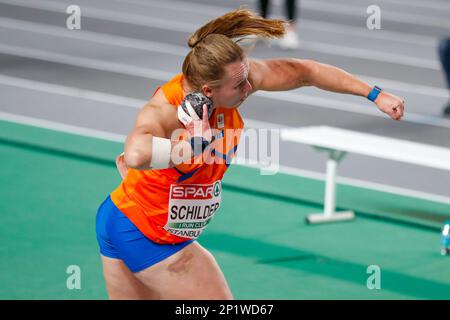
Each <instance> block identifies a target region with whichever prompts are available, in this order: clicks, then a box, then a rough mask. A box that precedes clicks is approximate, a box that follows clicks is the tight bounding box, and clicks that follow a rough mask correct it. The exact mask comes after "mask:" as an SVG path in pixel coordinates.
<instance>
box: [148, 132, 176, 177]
mask: <svg viewBox="0 0 450 320" xmlns="http://www.w3.org/2000/svg"><path fill="white" fill-rule="evenodd" d="M171 149H172V144H171V142H170V139H166V138H160V137H155V136H153V139H152V161H150V167H151V168H152V169H165V168H168V167H169V162H170V154H171Z"/></svg>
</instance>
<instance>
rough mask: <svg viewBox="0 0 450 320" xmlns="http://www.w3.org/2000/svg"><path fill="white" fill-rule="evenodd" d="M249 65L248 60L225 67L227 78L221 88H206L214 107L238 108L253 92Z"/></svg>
mask: <svg viewBox="0 0 450 320" xmlns="http://www.w3.org/2000/svg"><path fill="white" fill-rule="evenodd" d="M249 71H250V70H249V63H248V60H247V59H246V58H244V60H242V61H238V62H234V63H230V64H229V65H227V66H226V67H225V77H224V79H223V81H222V84H221V85H220V87H213V88H210V87H208V86H204V87H203V90H204V91H205V93H206V95H208V96H210V97H211V98H212V100H213V103H214V105H216V106H222V107H228V108H232V107H237V106H239V105H240V104H241V103H242V102H244V100H245V99H246V98H247V96H248V94H249V93H250V92H251V91H252V85H251V84H250V82H249V81H248V75H249Z"/></svg>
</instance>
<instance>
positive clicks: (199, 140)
mask: <svg viewBox="0 0 450 320" xmlns="http://www.w3.org/2000/svg"><path fill="white" fill-rule="evenodd" d="M190 143H191V147H192V150H193V151H194V156H198V155H199V154H201V153H203V151H205V149H206V147H207V146H208V145H209V141H208V140H206V139H205V138H203V137H192V138H191V140H190Z"/></svg>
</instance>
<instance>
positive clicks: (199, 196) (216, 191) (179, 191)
mask: <svg viewBox="0 0 450 320" xmlns="http://www.w3.org/2000/svg"><path fill="white" fill-rule="evenodd" d="M220 191H221V185H220V181H216V182H215V183H214V184H205V185H201V184H186V185H172V187H171V198H172V199H185V200H188V199H189V200H207V199H212V198H213V197H218V196H219V195H220Z"/></svg>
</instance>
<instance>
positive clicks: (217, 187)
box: [214, 181, 221, 197]
mask: <svg viewBox="0 0 450 320" xmlns="http://www.w3.org/2000/svg"><path fill="white" fill-rule="evenodd" d="M220 190H221V187H220V181H216V183H214V197H218V196H219V195H220Z"/></svg>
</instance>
